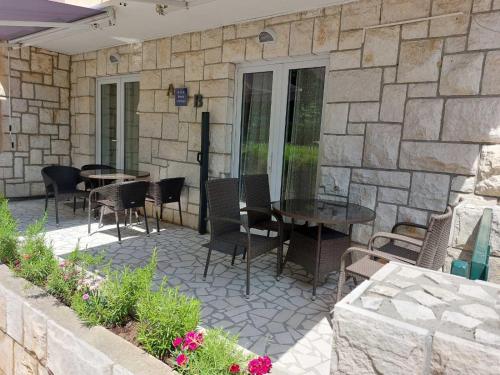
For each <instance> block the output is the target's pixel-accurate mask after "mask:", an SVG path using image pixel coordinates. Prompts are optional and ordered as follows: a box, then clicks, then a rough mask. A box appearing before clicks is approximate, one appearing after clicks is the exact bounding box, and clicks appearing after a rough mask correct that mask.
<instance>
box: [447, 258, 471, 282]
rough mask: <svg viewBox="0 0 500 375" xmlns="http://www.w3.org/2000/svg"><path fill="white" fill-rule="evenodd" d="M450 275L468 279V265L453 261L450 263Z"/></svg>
mask: <svg viewBox="0 0 500 375" xmlns="http://www.w3.org/2000/svg"><path fill="white" fill-rule="evenodd" d="M450 273H451V274H452V275H456V276H462V277H466V278H469V263H468V262H466V261H465V260H460V259H455V260H454V261H453V262H451V272H450Z"/></svg>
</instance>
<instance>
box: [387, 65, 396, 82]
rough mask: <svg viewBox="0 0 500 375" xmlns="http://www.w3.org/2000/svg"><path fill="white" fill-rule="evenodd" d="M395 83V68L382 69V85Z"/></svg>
mask: <svg viewBox="0 0 500 375" xmlns="http://www.w3.org/2000/svg"><path fill="white" fill-rule="evenodd" d="M394 82H396V68H395V67H390V68H384V83H385V84H387V83H394Z"/></svg>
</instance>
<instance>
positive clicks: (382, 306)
mask: <svg viewBox="0 0 500 375" xmlns="http://www.w3.org/2000/svg"><path fill="white" fill-rule="evenodd" d="M499 293H500V287H499V286H498V285H497V284H493V283H486V282H474V281H470V280H467V279H464V278H461V277H457V276H453V275H446V274H443V273H440V272H434V271H430V270H424V269H421V268H417V267H412V266H406V265H400V264H397V263H390V264H387V265H386V266H384V267H383V268H382V269H381V270H380V271H379V272H377V273H376V274H375V275H374V276H373V277H372V278H371V279H370V280H369V281H365V282H363V283H362V284H361V285H360V286H358V287H357V288H356V289H355V290H354V291H352V292H351V293H350V294H349V295H348V296H346V297H345V298H344V299H342V300H341V301H340V302H338V303H337V304H336V305H335V309H334V312H333V332H334V342H333V353H332V354H333V355H332V373H335V374H367V375H368V374H393V375H397V374H401V375H403V374H421V375H425V374H483V375H487V374H491V375H494V374H497V373H498V364H499V363H500V331H499V330H498V325H499V322H500V305H499V304H498V296H499Z"/></svg>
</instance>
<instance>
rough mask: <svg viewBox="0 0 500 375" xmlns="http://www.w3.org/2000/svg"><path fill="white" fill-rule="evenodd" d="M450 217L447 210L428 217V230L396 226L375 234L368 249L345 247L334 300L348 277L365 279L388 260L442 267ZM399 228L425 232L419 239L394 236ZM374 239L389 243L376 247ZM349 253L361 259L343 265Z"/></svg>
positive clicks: (451, 213)
mask: <svg viewBox="0 0 500 375" xmlns="http://www.w3.org/2000/svg"><path fill="white" fill-rule="evenodd" d="M452 217H453V210H452V209H451V207H448V208H447V209H446V211H445V212H444V213H443V214H440V215H436V214H433V215H431V217H430V221H429V226H428V227H426V226H423V225H419V224H413V223H398V224H396V225H395V226H394V227H393V228H392V232H391V233H386V232H378V233H375V234H374V235H373V236H372V237H371V238H370V241H369V242H368V249H363V248H359V247H351V248H349V249H348V250H347V251H346V252H345V253H344V254H343V255H342V259H341V265H340V276H339V282H338V286H337V301H340V298H341V296H342V289H343V287H344V283H345V280H346V278H347V277H348V276H353V277H355V278H362V279H369V278H370V277H371V276H372V275H373V274H374V273H375V272H377V271H378V270H379V269H380V268H382V267H383V266H384V264H386V263H387V262H389V261H395V262H402V263H407V264H412V265H415V266H419V267H423V268H429V269H432V270H438V269H440V268H442V267H443V265H444V261H445V259H446V252H447V248H448V239H449V237H450V230H451V221H452ZM401 226H406V227H414V228H420V229H425V230H426V232H425V236H424V238H423V240H421V239H418V238H414V237H409V236H405V235H401V234H397V233H395V232H397V229H398V228H400V227H401ZM377 238H385V239H388V240H390V241H389V242H388V243H387V244H385V245H383V246H380V247H378V248H377V247H375V246H374V241H375V240H376V239H377ZM394 241H400V242H404V243H406V244H408V245H410V247H402V246H399V245H396V244H395V243H394ZM352 253H358V254H361V255H364V256H363V257H362V258H361V259H359V260H357V261H355V262H354V263H352V264H351V265H349V266H346V261H347V257H348V256H351V254H352Z"/></svg>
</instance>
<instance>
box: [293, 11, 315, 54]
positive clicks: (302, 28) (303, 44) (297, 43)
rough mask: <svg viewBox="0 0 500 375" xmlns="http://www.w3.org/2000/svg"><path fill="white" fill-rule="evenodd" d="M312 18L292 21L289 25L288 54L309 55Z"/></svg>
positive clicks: (312, 25) (311, 40)
mask: <svg viewBox="0 0 500 375" xmlns="http://www.w3.org/2000/svg"><path fill="white" fill-rule="evenodd" d="M313 29H314V19H307V20H303V21H296V22H292V24H291V25H290V49H289V54H290V56H300V55H310V54H311V48H312V42H313Z"/></svg>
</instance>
